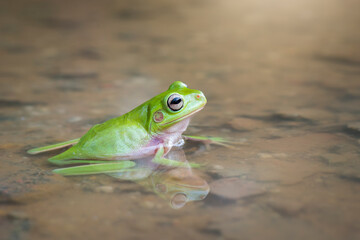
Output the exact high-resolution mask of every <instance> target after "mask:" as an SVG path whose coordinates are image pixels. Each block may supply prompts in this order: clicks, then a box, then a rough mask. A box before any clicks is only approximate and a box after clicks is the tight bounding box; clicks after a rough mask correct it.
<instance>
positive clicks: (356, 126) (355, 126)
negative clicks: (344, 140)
mask: <svg viewBox="0 0 360 240" xmlns="http://www.w3.org/2000/svg"><path fill="white" fill-rule="evenodd" d="M346 127H347V128H348V129H350V130H353V131H356V132H358V133H360V122H352V123H348V124H347V125H346Z"/></svg>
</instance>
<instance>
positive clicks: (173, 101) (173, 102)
mask: <svg viewBox="0 0 360 240" xmlns="http://www.w3.org/2000/svg"><path fill="white" fill-rule="evenodd" d="M180 102H181V98H179V97H174V99H173V100H171V104H179V103H180Z"/></svg>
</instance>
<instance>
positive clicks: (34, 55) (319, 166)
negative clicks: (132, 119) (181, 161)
mask: <svg viewBox="0 0 360 240" xmlns="http://www.w3.org/2000/svg"><path fill="white" fill-rule="evenodd" d="M9 2H10V1H1V3H0V110H1V112H0V136H1V137H0V153H1V161H0V165H1V167H0V204H1V205H0V238H1V239H50V238H52V239H114V238H117V239H144V238H147V239H157V238H158V239H163V238H166V239H326V240H329V239H359V238H360V227H359V215H360V204H359V203H360V184H359V183H360V150H359V147H360V126H359V125H360V123H359V122H360V117H359V116H360V47H359V42H360V31H359V26H358V24H359V22H360V15H359V14H358V9H359V7H360V4H359V2H358V1H342V0H320V1H310V0H302V1H300V0H298V1H296V0H293V1H278V0H273V1H253V0H244V1H235V0H226V1H205V0H196V1H166V0H156V1H142V0H139V1H110V0H109V1H76V2H74V1H35V0H33V1H29V0H27V1H16V2H12V3H9ZM174 80H181V81H184V82H186V83H187V84H188V85H189V87H191V88H195V89H200V90H202V91H203V92H204V93H205V95H206V96H207V98H208V105H207V107H206V108H205V109H204V110H203V111H202V112H201V113H199V114H198V115H197V116H196V117H194V118H193V121H192V126H191V127H190V128H189V131H188V132H189V133H191V134H197V135H209V136H221V137H226V138H229V139H235V140H237V141H239V142H241V143H242V144H241V145H239V146H238V149H237V150H234V149H227V148H222V147H212V148H211V149H210V150H206V149H205V148H204V146H202V145H196V144H188V145H186V146H185V153H186V158H187V160H188V161H190V162H197V163H205V164H206V167H203V168H201V169H197V170H193V172H192V173H191V174H190V175H189V173H188V172H185V173H178V172H175V173H174V172H171V173H168V172H165V173H164V172H160V173H158V172H157V173H153V175H151V177H152V178H153V179H152V181H146V180H143V181H140V182H133V181H124V180H120V179H116V178H112V177H109V176H105V175H97V176H81V177H62V176H59V175H54V174H52V173H51V170H52V169H54V168H56V167H54V166H53V165H51V164H49V163H48V162H47V158H49V157H50V156H53V155H54V154H55V153H49V154H42V155H37V156H29V155H27V154H26V152H25V151H26V150H27V149H29V148H31V147H35V146H41V145H44V144H49V143H54V142H57V141H64V140H68V139H73V138H76V137H79V136H81V135H82V134H84V133H85V132H86V131H87V130H88V129H89V128H90V127H91V126H92V125H93V124H95V123H99V122H102V121H105V120H107V119H109V118H112V117H114V116H118V115H121V114H123V113H125V112H127V111H129V110H130V109H132V108H133V107H135V106H137V105H138V104H140V103H142V102H144V101H146V100H148V99H149V98H151V97H152V96H154V95H156V94H158V93H160V92H162V91H164V90H165V89H167V87H168V85H169V84H170V83H171V82H173V81H174ZM59 152H61V151H57V152H56V153H59ZM169 174H170V175H171V176H172V177H171V178H168V177H166V176H168V175H169ZM164 176H165V177H164ZM174 176H177V177H175V180H176V179H181V181H184V182H186V183H188V182H189V181H190V180H188V179H189V178H188V177H189V176H190V178H191V181H190V182H192V183H194V182H195V183H196V184H197V185H196V186H197V187H198V188H200V189H202V191H203V192H202V194H203V195H205V196H206V195H207V187H209V188H210V193H209V194H208V195H207V196H206V198H205V199H204V200H202V201H193V202H188V203H187V204H186V205H185V206H184V207H182V208H180V209H177V210H175V209H173V208H171V207H170V204H169V197H167V196H164V195H162V194H160V193H159V191H161V189H162V187H163V185H161V184H160V185H157V184H158V183H166V184H173V182H172V181H173V180H174ZM179 176H181V177H179ZM184 176H185V177H184ZM149 179H150V178H148V180H149ZM154 179H155V180H154ZM169 179H170V180H169ZM154 183H155V184H154ZM206 184H208V185H206ZM156 186H157V187H156ZM200 186H202V188H201V187H200ZM156 193H157V194H156Z"/></svg>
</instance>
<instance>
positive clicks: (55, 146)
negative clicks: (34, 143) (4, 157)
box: [27, 138, 80, 154]
mask: <svg viewBox="0 0 360 240" xmlns="http://www.w3.org/2000/svg"><path fill="white" fill-rule="evenodd" d="M79 140H80V138H77V139H73V140H69V141H66V142H61V143H56V144H53V145H48V146H44V147H38V148H33V149H30V150H28V151H27V153H28V154H38V153H42V152H48V151H52V150H56V149H60V148H64V147H68V146H72V145H74V144H76V143H77V142H79Z"/></svg>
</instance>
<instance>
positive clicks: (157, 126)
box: [148, 81, 206, 133]
mask: <svg viewBox="0 0 360 240" xmlns="http://www.w3.org/2000/svg"><path fill="white" fill-rule="evenodd" d="M205 104H206V98H205V96H204V94H203V93H202V92H201V91H199V90H194V89H189V88H188V87H187V85H186V84H185V83H182V82H179V81H176V82H174V83H173V84H171V85H170V87H169V89H168V90H167V91H165V92H163V93H161V94H159V95H157V96H156V97H154V98H153V99H151V100H150V104H149V106H148V107H149V109H148V114H149V116H148V117H149V119H150V125H149V127H150V131H151V132H152V133H156V132H162V131H164V130H165V129H169V128H170V127H172V126H174V125H175V124H177V123H179V122H182V121H184V120H188V119H189V118H190V117H191V116H193V115H194V114H195V113H197V112H199V111H200V110H201V109H203V108H204V106H205ZM184 122H186V121H184ZM186 126H187V124H186ZM186 126H184V127H185V128H186ZM183 130H185V129H183Z"/></svg>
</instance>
